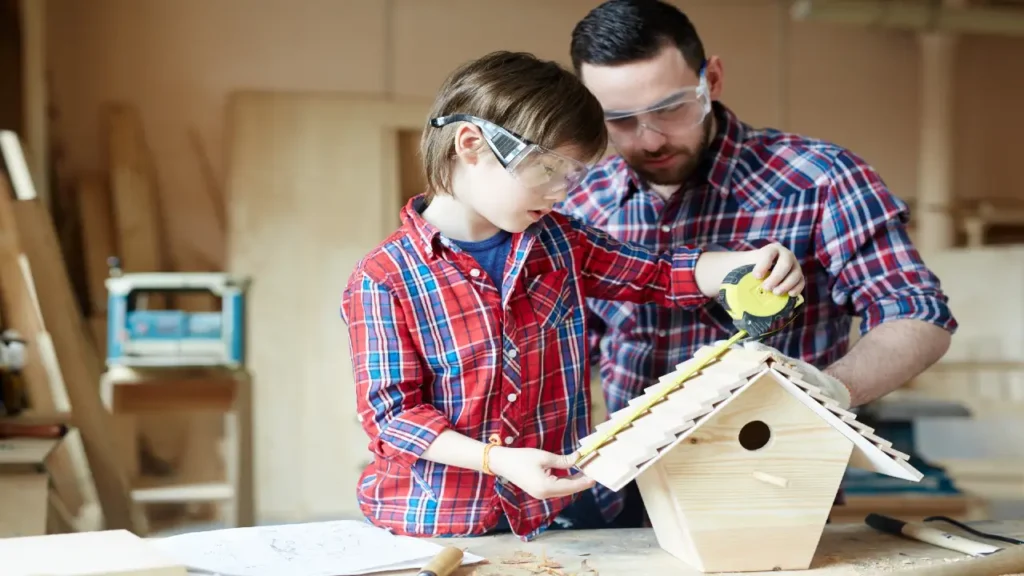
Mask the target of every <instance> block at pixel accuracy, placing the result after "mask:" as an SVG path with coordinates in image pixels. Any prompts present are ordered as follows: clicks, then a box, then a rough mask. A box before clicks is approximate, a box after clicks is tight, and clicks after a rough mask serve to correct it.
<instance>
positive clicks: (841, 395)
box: [743, 341, 850, 410]
mask: <svg viewBox="0 0 1024 576" xmlns="http://www.w3.org/2000/svg"><path fill="white" fill-rule="evenodd" d="M743 347H744V348H746V349H747V350H755V351H758V352H771V353H772V354H775V355H777V356H778V357H779V358H780V359H781V360H783V361H784V362H787V363H789V364H793V366H794V367H795V368H796V369H797V370H799V371H800V373H801V374H802V375H803V380H804V382H807V383H808V384H811V385H812V386H816V387H817V388H818V389H819V390H821V391H822V393H823V394H825V395H826V396H828V397H829V398H831V399H833V400H835V401H836V402H838V403H839V406H840V407H841V408H842V409H843V410H849V409H850V389H849V388H847V387H846V385H845V384H843V383H842V382H840V381H839V380H838V379H836V378H834V377H832V376H829V375H828V374H826V373H824V372H822V371H821V370H818V369H817V368H815V367H814V366H812V365H811V364H808V363H807V362H804V361H803V360H800V359H797V358H790V357H789V356H786V355H785V354H783V353H782V352H779V351H778V350H776V349H775V348H772V347H771V346H768V345H765V344H762V343H760V342H756V341H753V342H745V343H744V344H743Z"/></svg>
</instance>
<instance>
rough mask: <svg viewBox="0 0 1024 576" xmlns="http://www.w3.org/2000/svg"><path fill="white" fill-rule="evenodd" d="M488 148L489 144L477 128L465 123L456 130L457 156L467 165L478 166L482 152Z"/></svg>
mask: <svg viewBox="0 0 1024 576" xmlns="http://www.w3.org/2000/svg"><path fill="white" fill-rule="evenodd" d="M486 148H487V142H485V141H484V136H483V134H482V133H481V132H480V129H479V128H477V127H476V126H474V125H472V124H470V123H468V122H463V123H462V124H460V125H459V127H458V128H456V130H455V155H456V156H458V157H459V158H461V159H462V161H463V162H466V163H467V164H476V163H477V162H479V161H480V152H481V151H483V150H485V149H486Z"/></svg>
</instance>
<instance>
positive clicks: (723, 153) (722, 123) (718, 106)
mask: <svg viewBox="0 0 1024 576" xmlns="http://www.w3.org/2000/svg"><path fill="white" fill-rule="evenodd" d="M711 113H712V114H714V115H715V121H716V123H717V125H718V126H717V128H718V130H717V133H716V134H715V137H714V138H713V139H712V140H711V142H710V143H709V144H708V149H707V151H706V152H705V154H704V157H703V158H702V160H701V162H700V164H699V165H698V166H697V170H696V171H695V173H694V175H693V176H691V182H692V180H693V179H694V178H701V179H703V181H705V182H707V183H708V184H709V185H710V186H711V188H712V189H714V190H717V191H718V192H719V193H720V194H722V195H723V196H724V195H726V194H728V193H729V190H730V186H729V184H730V181H731V179H732V171H733V169H734V168H735V167H736V162H737V161H738V159H739V153H740V148H741V147H742V145H743V140H744V138H745V136H746V131H747V129H746V126H745V125H744V124H743V123H742V122H741V121H740V120H739V118H737V116H736V114H735V113H733V111H732V110H730V109H729V108H728V107H727V106H726V105H725V104H722V103H721V102H717V101H715V102H712V103H711ZM615 162H616V163H618V170H616V171H617V172H619V173H621V174H622V181H621V182H620V186H619V187H618V189H619V190H622V191H623V192H622V196H621V197H620V199H619V205H620V206H621V205H622V204H624V203H625V202H626V201H627V200H629V198H630V197H632V196H633V194H635V193H636V192H638V191H640V190H642V189H644V188H645V187H646V183H645V182H644V181H643V180H641V179H640V176H639V175H638V174H637V173H636V171H635V170H633V169H632V168H631V167H630V166H629V165H628V164H626V161H625V160H624V159H623V158H622V157H621V156H619V157H617V158H616V159H615Z"/></svg>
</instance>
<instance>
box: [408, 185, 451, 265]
mask: <svg viewBox="0 0 1024 576" xmlns="http://www.w3.org/2000/svg"><path fill="white" fill-rule="evenodd" d="M426 207H427V199H426V196H424V195H422V194H419V195H417V196H413V197H412V198H410V199H409V201H408V202H406V204H405V206H404V207H403V208H402V213H401V218H402V226H403V227H404V228H405V230H406V232H407V233H408V234H409V236H411V237H412V238H413V240H414V242H413V244H414V245H416V246H418V247H419V248H420V249H421V250H423V252H424V254H423V255H424V257H425V258H428V259H429V258H436V257H437V254H438V252H439V249H440V248H441V246H442V244H443V242H445V240H444V237H443V236H441V231H440V230H438V229H437V227H436V226H434V225H433V224H431V223H430V222H427V221H426V219H425V218H423V214H422V212H423V209H424V208H426ZM415 240H419V241H418V242H415Z"/></svg>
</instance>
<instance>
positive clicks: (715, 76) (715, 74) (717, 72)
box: [704, 56, 725, 100]
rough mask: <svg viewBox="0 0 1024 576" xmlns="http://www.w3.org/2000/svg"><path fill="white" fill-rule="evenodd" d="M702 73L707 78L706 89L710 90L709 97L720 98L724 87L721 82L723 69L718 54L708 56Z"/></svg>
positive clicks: (723, 74)
mask: <svg viewBox="0 0 1024 576" xmlns="http://www.w3.org/2000/svg"><path fill="white" fill-rule="evenodd" d="M704 74H705V75H706V76H707V79H708V90H709V91H710V92H711V99H712V100H720V99H721V98H722V89H723V88H724V85H723V84H724V81H725V71H724V70H722V59H721V58H719V57H718V56H712V57H710V58H708V65H707V68H706V69H705V71H704Z"/></svg>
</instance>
